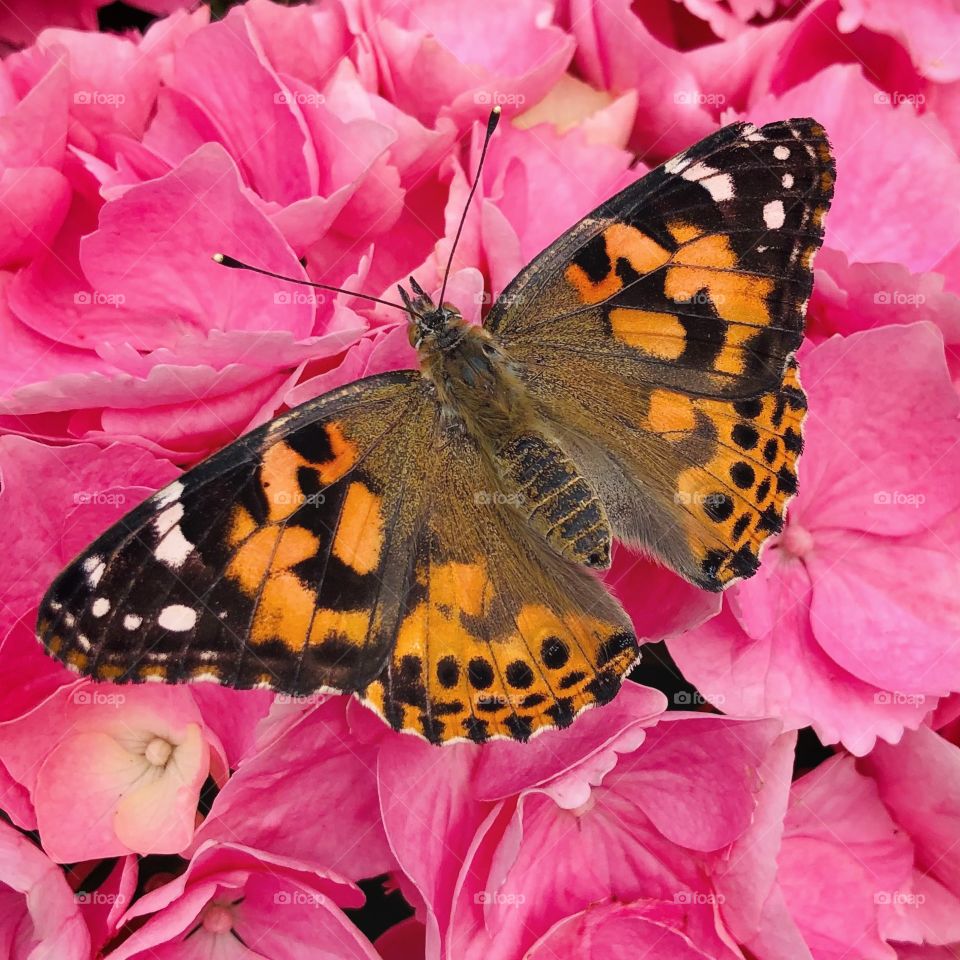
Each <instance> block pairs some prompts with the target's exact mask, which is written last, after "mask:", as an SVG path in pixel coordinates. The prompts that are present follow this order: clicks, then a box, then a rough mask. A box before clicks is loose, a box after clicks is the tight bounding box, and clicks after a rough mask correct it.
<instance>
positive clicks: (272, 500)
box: [38, 371, 423, 693]
mask: <svg viewBox="0 0 960 960" xmlns="http://www.w3.org/2000/svg"><path fill="white" fill-rule="evenodd" d="M422 402H423V398H422V395H421V392H420V389H419V377H417V375H416V374H415V373H413V372H410V371H406V372H400V373H396V374H386V375H383V376H380V377H375V378H371V379H370V380H367V381H361V382H360V383H358V384H353V385H351V386H349V387H345V388H343V389H341V390H339V391H337V392H335V393H332V394H328V395H327V396H326V397H322V398H320V399H319V400H317V401H314V402H313V403H310V404H306V405H304V406H303V407H300V408H298V409H297V410H295V411H293V412H292V413H291V414H289V415H287V416H286V417H283V418H280V419H278V420H275V421H273V422H272V423H271V424H268V425H267V426H266V427H263V428H261V429H259V430H256V431H254V432H253V433H250V434H248V435H247V436H245V437H243V438H242V439H241V440H239V441H237V442H236V443H234V444H232V445H231V446H229V447H227V448H226V449H225V450H223V451H221V452H220V453H218V454H216V455H215V456H213V457H211V458H210V459H209V460H207V461H205V462H204V463H202V464H200V465H199V466H198V467H196V468H194V469H193V470H191V471H189V472H188V473H186V474H184V475H183V476H182V477H181V478H180V479H179V480H177V481H175V482H174V483H172V484H170V485H169V486H168V487H166V488H165V489H163V490H161V491H159V492H158V493H157V494H155V495H154V496H153V497H151V498H150V499H149V500H147V501H146V502H145V503H143V504H142V505H141V506H140V507H138V508H137V509H136V510H134V511H133V512H131V513H130V514H129V515H128V516H127V517H125V518H124V519H123V520H121V521H120V523H118V524H117V525H116V526H114V527H113V528H111V529H110V530H108V531H107V532H106V533H105V534H104V535H103V536H102V537H101V538H100V539H99V540H97V541H96V542H95V543H94V544H93V545H92V546H91V547H90V548H89V549H88V550H87V551H86V552H85V553H84V554H83V555H82V556H80V557H79V558H77V560H75V561H74V562H73V563H72V564H71V565H70V566H69V567H68V568H67V569H66V570H65V571H64V572H63V573H62V574H61V575H60V577H58V578H57V580H56V581H55V582H54V584H53V585H52V586H51V588H50V590H49V592H48V593H47V596H46V597H45V598H44V600H43V603H42V604H41V608H40V616H39V627H38V629H39V633H40V636H41V638H42V639H43V640H44V642H45V643H46V645H47V647H48V649H50V651H51V652H53V653H54V654H55V655H56V656H58V657H59V658H60V659H61V660H63V661H64V662H65V663H66V664H67V665H68V666H70V667H72V668H73V669H75V670H77V671H78V672H81V673H85V674H90V675H92V676H94V677H97V678H99V679H108V680H114V681H121V682H122V681H142V680H151V679H152V680H165V681H169V682H180V681H190V680H215V681H217V682H220V683H225V684H229V685H231V686H237V687H257V686H259V687H266V688H270V689H276V690H284V691H287V692H290V693H301V692H310V691H313V690H317V689H322V688H332V689H337V690H345V691H353V690H357V689H359V688H360V687H362V686H363V685H364V684H365V683H366V682H368V681H369V680H370V679H371V678H372V677H373V676H375V675H376V674H377V672H378V671H379V669H380V667H381V665H382V663H383V661H384V659H385V657H386V652H387V650H386V644H387V643H388V642H389V637H388V636H387V633H386V632H385V631H383V630H381V631H379V632H378V631H377V630H374V629H373V628H372V623H373V620H374V618H375V617H379V618H380V619H383V620H387V619H389V616H388V613H385V608H386V609H387V610H389V609H390V608H392V609H394V610H395V609H396V605H397V602H396V600H395V598H391V597H390V594H389V591H388V590H385V584H386V585H388V584H389V570H391V569H393V568H394V567H395V566H396V563H397V562H398V561H397V557H395V556H393V551H394V550H399V551H400V553H401V557H402V555H403V552H404V549H405V543H404V541H403V540H402V539H401V534H400V531H401V530H402V529H403V524H404V522H405V517H404V515H403V508H404V505H403V501H402V497H401V491H402V490H403V487H404V484H403V477H404V472H405V471H408V470H409V469H410V467H409V463H410V462H411V461H412V460H413V459H414V458H413V457H412V454H411V451H409V450H408V449H406V444H407V443H409V442H413V441H415V439H416V438H415V437H414V436H412V435H411V433H410V431H409V429H407V428H406V426H405V425H406V424H408V423H410V422H411V420H410V417H409V414H410V413H411V412H412V410H413V408H414V406H419V405H420V404H422ZM400 562H401V563H402V559H401V560H400ZM384 571H387V575H386V576H384Z"/></svg>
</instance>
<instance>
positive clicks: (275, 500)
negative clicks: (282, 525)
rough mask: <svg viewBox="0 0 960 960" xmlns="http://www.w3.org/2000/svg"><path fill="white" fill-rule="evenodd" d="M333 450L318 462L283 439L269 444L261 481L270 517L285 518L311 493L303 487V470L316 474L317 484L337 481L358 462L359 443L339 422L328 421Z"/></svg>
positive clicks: (330, 442)
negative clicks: (345, 433) (352, 440)
mask: <svg viewBox="0 0 960 960" xmlns="http://www.w3.org/2000/svg"><path fill="white" fill-rule="evenodd" d="M323 429H324V430H326V434H327V441H328V443H329V446H330V450H331V451H332V456H331V457H330V459H329V460H325V461H322V462H320V463H314V462H312V461H310V460H308V459H307V458H306V457H304V456H302V455H301V454H299V453H297V451H296V450H294V449H293V447H291V446H290V445H289V444H288V443H286V442H284V441H283V440H279V441H277V442H276V443H274V444H272V445H270V446H268V447H267V448H266V449H265V450H264V451H263V455H262V462H261V466H260V485H261V487H262V488H263V493H264V495H265V497H266V499H267V504H268V509H269V518H270V520H273V521H277V520H284V519H286V518H287V517H289V516H290V515H291V514H293V513H294V512H295V511H296V510H297V509H298V508H299V507H301V506H302V505H303V503H304V498H305V497H306V496H309V494H307V493H305V492H304V490H303V485H302V481H301V480H300V476H299V471H300V470H301V469H306V470H308V471H310V472H312V473H314V474H315V476H316V480H317V485H318V486H320V487H327V486H329V485H330V484H332V483H336V482H337V480H339V479H340V478H341V477H343V476H345V475H346V473H347V471H348V470H350V468H351V467H353V466H354V464H355V463H356V462H357V446H356V444H355V443H353V442H351V441H350V440H347V439H346V438H345V437H344V435H343V431H342V429H341V427H340V426H339V424H337V423H336V422H332V423H327V424H324V427H323Z"/></svg>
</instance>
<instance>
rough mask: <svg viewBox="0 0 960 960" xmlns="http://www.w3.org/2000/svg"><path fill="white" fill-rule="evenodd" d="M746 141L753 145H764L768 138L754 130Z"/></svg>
mask: <svg viewBox="0 0 960 960" xmlns="http://www.w3.org/2000/svg"><path fill="white" fill-rule="evenodd" d="M744 139H745V140H749V141H750V142H751V143H762V142H763V141H764V140H766V139H767V138H766V137H765V136H764V135H763V134H762V133H761V132H760V131H759V130H754V131H753V132H752V133H748V134H747V135H746V137H744Z"/></svg>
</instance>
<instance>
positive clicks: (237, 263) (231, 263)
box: [213, 253, 410, 313]
mask: <svg viewBox="0 0 960 960" xmlns="http://www.w3.org/2000/svg"><path fill="white" fill-rule="evenodd" d="M213 260H214V263H219V264H220V265H221V266H224V267H230V268H232V269H234V270H249V271H250V272H251V273H260V274H262V275H263V276H265V277H273V279H274V280H285V281H286V282H287V283H296V284H299V285H300V286H302V287H316V288H317V289H318V290H332V291H333V292H334V293H345V294H347V296H350V297H360V299H361V300H370V301H372V302H373V303H382V304H383V305H384V306H385V307H394V308H396V309H397V310H403V311H404V313H409V312H410V311H409V310H408V309H407V307H404V306H402V305H401V304H399V303H393V301H391V300H381V299H380V298H379V297H371V296H370V294H368V293H357V291H356V290H346V289H344V288H343V287H334V286H332V285H331V284H329V283H314V282H313V281H312V280H298V279H297V278H296V277H285V276H284V275H283V274H282V273H274V272H273V271H272V270H264V269H263V268H262V267H253V266H251V265H250V264H249V263H244V262H243V261H242V260H237V259H236V257H230V256H228V255H227V254H225V253H215V254H214V255H213Z"/></svg>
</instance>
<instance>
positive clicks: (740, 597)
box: [0, 0, 960, 960]
mask: <svg viewBox="0 0 960 960" xmlns="http://www.w3.org/2000/svg"><path fill="white" fill-rule="evenodd" d="M100 5H101V4H100V3H98V2H97V0H58V2H56V3H49V4H33V3H26V2H19V0H18V2H14V0H11V2H10V3H7V4H5V5H4V7H3V12H2V14H0V36H2V38H3V40H4V42H5V46H6V48H7V50H8V53H7V54H6V56H5V58H4V59H3V60H2V62H0V341H2V343H3V351H2V354H0V480H2V487H0V506H2V510H3V516H4V517H5V522H4V523H3V525H2V527H0V549H2V554H3V556H4V559H5V576H4V578H3V583H2V586H0V620H2V622H0V674H2V676H3V682H2V684H0V811H2V814H3V815H2V817H0V953H4V954H5V955H9V956H11V957H14V958H17V960H27V958H31V960H33V958H41V957H55V958H58V960H87V958H99V957H106V958H110V960H127V958H130V960H146V958H159V957H165V958H166V957H169V958H198V960H199V958H215V957H231V958H233V957H237V958H240V957H251V958H253V957H269V958H272V960H285V958H291V960H292V958H304V957H309V958H314V957H316V958H364V960H377V958H380V960H401V958H403V960H407V958H413V957H426V958H429V960H441V958H450V960H453V958H456V960H471V958H496V960H501V958H502V960H520V958H528V960H557V958H561V960H562V958H568V957H569V958H574V957H577V958H580V957H597V958H600V957H603V958H606V957H612V956H631V957H632V956H639V955H641V953H642V955H643V956H644V957H646V958H648V960H658V958H663V960H736V958H741V960H742V958H747V957H750V958H757V960H805V958H815V960H841V958H849V957H852V956H857V957H864V958H870V960H941V958H942V960H946V958H948V957H954V956H957V955H958V951H960V846H958V845H957V837H958V836H960V592H958V590H957V583H958V580H960V421H958V413H960V396H958V385H960V245H958V242H960V155H958V151H960V45H958V44H956V43H955V42H954V38H955V37H956V36H957V31H958V30H960V14H958V13H957V12H956V11H955V10H953V9H952V8H951V7H950V5H948V4H939V3H935V2H933V0H917V2H915V3H914V4H911V5H910V6H909V8H906V7H904V6H903V5H902V4H900V3H897V2H895V0H808V2H805V3H803V2H801V3H797V4H787V3H785V2H783V0H730V2H720V0H682V2H677V0H654V2H649V3H642V4H639V3H631V2H630V0H601V2H595V0H555V2H554V0H487V2H485V3H483V4H450V3H446V2H443V0H326V2H324V3H322V4H316V5H303V6H295V7H283V6H276V5H273V4H272V3H270V2H268V0H250V2H248V3H246V4H244V5H241V6H236V7H233V8H232V9H230V10H229V12H228V13H227V14H226V15H225V16H224V17H223V18H222V19H220V20H216V21H213V20H212V19H211V16H210V12H209V10H208V8H206V7H203V6H199V7H196V6H195V5H193V4H185V3H178V2H176V0H149V2H147V3H139V4H138V6H140V7H143V8H145V9H149V11H150V12H151V13H153V14H156V19H154V20H153V22H152V23H151V24H150V25H149V27H148V28H147V29H145V30H144V31H143V32H142V33H141V32H129V33H110V32H102V31H99V30H98V29H97V8H98V6H100ZM494 104H499V105H500V106H501V107H502V109H503V114H504V121H505V122H503V123H502V125H501V129H500V131H499V132H498V133H497V136H496V138H495V140H494V142H493V146H492V148H491V152H490V155H489V160H488V163H487V165H486V167H485V168H484V171H483V175H482V178H481V181H480V184H479V189H478V194H477V196H476V198H475V201H474V204H473V206H472V207H471V209H470V211H469V214H468V216H467V220H466V225H465V229H464V232H463V236H462V238H461V241H460V244H459V246H458V247H457V250H456V254H455V256H454V259H453V270H452V273H451V276H450V281H449V284H448V288H447V299H449V300H451V301H453V302H455V303H456V304H457V305H458V306H459V307H460V309H461V310H462V312H463V314H464V316H466V317H467V318H468V319H471V320H477V319H479V318H480V317H481V315H482V314H483V312H484V309H485V305H486V304H488V303H489V302H490V299H491V296H496V294H497V293H498V292H499V291H501V290H502V289H503V288H504V286H505V285H506V284H507V283H508V282H509V280H510V279H511V278H512V277H513V275H514V274H515V273H516V272H517V271H518V270H519V269H520V268H521V267H522V266H523V264H524V263H526V262H527V261H528V260H529V259H530V258H531V257H532V256H534V255H535V254H536V253H538V252H539V251H540V250H541V249H542V248H543V247H544V246H545V245H546V244H547V243H549V242H550V241H551V240H553V239H554V238H555V237H556V236H557V235H559V234H560V233H562V232H563V231H564V230H566V229H567V228H568V227H570V226H571V225H572V224H573V223H574V222H575V221H576V220H577V219H578V218H579V217H580V216H582V215H583V214H585V213H586V212H588V211H589V210H590V209H592V208H593V207H594V206H596V205H597V204H598V203H599V202H601V201H602V200H604V199H606V198H607V197H608V196H610V195H611V194H612V193H614V192H615V191H617V190H618V189H620V188H621V187H623V186H625V185H626V184H628V183H630V182H632V181H633V180H634V179H635V178H636V177H637V176H638V175H639V174H640V173H642V172H643V170H644V169H646V168H648V167H650V166H653V165H656V164H657V163H659V162H661V161H662V160H664V159H666V158H667V157H669V156H670V155H672V154H673V153H674V152H675V151H677V150H679V149H682V148H684V147H686V146H688V145H689V144H690V143H692V142H693V141H695V140H697V139H699V138H700V137H701V136H704V135H706V134H707V133H709V132H711V131H712V130H714V129H716V128H717V127H718V126H719V125H720V124H722V123H726V122H730V121H732V120H735V119H740V118H744V119H749V120H751V121H753V122H756V123H763V122H768V121H771V120H775V119H782V118H787V117H792V116H805V115H812V116H815V117H816V118H817V119H818V120H819V121H820V122H821V123H822V124H823V125H824V126H825V127H826V129H827V131H828V133H829V135H830V137H831V140H832V142H833V144H834V147H835V152H836V158H837V171H838V174H837V175H838V191H837V196H836V200H835V204H834V207H833V210H832V211H831V214H830V216H829V218H828V221H827V235H826V241H825V246H824V249H823V251H822V253H821V255H820V257H819V258H818V260H817V268H816V288H815V294H814V297H813V299H812V300H811V303H810V310H809V314H810V316H809V328H808V335H807V338H806V340H805V342H804V344H803V347H802V349H801V351H800V360H801V368H802V377H803V382H804V386H805V388H806V390H807V392H808V394H809V399H810V413H809V418H808V422H807V447H806V453H805V454H804V458H803V461H802V463H801V474H800V493H799V496H798V497H797V499H796V500H795V501H794V503H793V505H792V507H791V511H790V514H789V518H788V522H787V526H786V528H785V529H784V531H783V533H782V534H781V535H780V536H779V537H778V538H776V540H775V541H774V542H773V543H772V544H771V545H770V546H769V547H768V549H767V551H766V553H765V556H764V563H763V565H762V566H761V569H760V571H759V573H758V574H757V576H756V577H754V578H753V579H751V580H749V581H747V582H744V583H742V584H739V585H737V586H735V587H733V588H732V589H731V590H730V591H728V593H727V594H726V595H725V596H724V597H723V599H722V601H721V600H719V599H718V598H716V597H713V596H708V595H706V594H702V593H700V592H699V591H697V590H695V589H694V588H692V587H690V586H689V585H687V584H685V583H683V582H682V581H680V580H679V579H678V578H677V577H675V576H673V575H672V574H671V573H669V572H667V571H664V570H663V569H661V568H659V567H657V566H655V565H653V564H652V563H650V562H649V561H647V560H645V559H643V558H640V557H638V556H635V555H632V554H630V553H629V552H627V551H625V550H622V549H621V550H619V551H618V552H617V555H616V558H615V563H614V566H613V569H612V571H611V572H610V574H609V577H608V579H609V582H610V586H611V588H612V589H613V590H614V591H615V592H616V593H617V595H618V596H619V597H620V599H621V600H622V601H623V603H624V605H625V606H626V608H627V610H628V611H629V613H630V614H631V616H632V617H633V619H634V622H635V624H636V626H637V632H638V634H640V635H641V636H642V637H645V638H647V639H649V640H652V641H658V640H666V649H668V650H669V655H670V656H669V658H667V657H666V655H665V652H664V648H654V649H655V650H657V651H659V653H654V654H652V656H654V657H655V658H659V659H661V660H664V661H666V662H667V665H668V668H669V669H666V670H664V671H663V673H664V676H667V675H668V674H669V673H670V671H671V670H673V669H674V667H675V668H676V669H677V671H678V675H679V674H682V678H683V681H684V685H683V686H682V687H680V686H677V687H676V689H674V690H668V691H667V693H668V694H672V700H671V698H670V697H668V696H664V694H663V693H661V692H659V691H658V690H655V689H653V688H652V687H649V686H645V685H643V684H641V683H639V682H627V683H626V684H625V688H624V690H623V691H622V693H621V695H620V696H619V697H618V698H617V699H616V700H615V701H614V703H612V704H610V705H609V706H607V707H604V708H603V709H602V710H596V711H592V712H590V713H588V714H585V715H584V716H583V717H581V718H580V719H579V720H578V721H577V722H576V723H575V724H574V725H573V726H572V727H571V728H569V729H567V730H564V731H552V732H548V733H546V734H544V735H543V736H542V737H540V738H538V739H536V740H535V741H533V742H531V743H530V744H526V745H522V744H515V743H493V744H489V745H486V746H483V747H478V746H475V745H472V744H458V745H455V746H452V747H448V748H444V749H442V750H440V749H437V748H434V747H430V746H428V745H426V744H424V743H421V742H419V741H417V740H414V739H412V738H409V737H405V736H402V735H399V734H395V733H393V732H391V731H390V730H388V729H387V728H386V727H385V726H384V725H383V724H382V723H381V722H380V721H379V720H377V719H376V718H375V717H373V716H372V715H371V714H370V713H368V712H367V711H366V710H365V709H364V708H363V707H361V706H360V705H358V704H357V703H356V702H354V701H351V700H349V699H348V698H343V697H336V696H316V697H309V698H305V699H303V700H297V699H291V698H284V697H279V696H278V697H273V696H272V695H270V694H268V693H266V692H264V691H246V692H239V691H231V690H225V689H220V688H214V687H210V686H197V687H193V688H187V687H176V688H167V687H161V686H152V685H150V686H142V687H114V686H110V685H99V684H93V683H90V682H89V681H86V680H81V679H78V678H77V677H75V676H74V675H72V674H70V673H68V672H67V671H65V670H64V669H63V668H62V667H61V666H59V665H58V664H57V663H55V662H54V661H53V660H51V659H49V658H47V657H46V656H45V655H44V654H43V652H42V651H41V649H40V648H39V646H38V644H37V643H36V640H35V638H34V636H33V620H34V616H35V611H36V607H37V604H38V601H39V599H40V597H41V595H42V593H43V592H44V590H45V588H46V586H47V584H48V583H49V582H50V580H51V579H52V578H53V576H54V575H55V574H56V573H57V572H58V570H59V569H60V568H61V566H62V565H63V564H64V563H66V562H67V561H69V560H70V559H71V558H72V557H73V556H74V555H75V554H76V553H77V552H78V551H79V550H80V549H81V548H82V547H84V546H85V545H86V544H87V543H89V541H90V540H92V539H93V538H94V537H95V536H96V535H97V534H98V533H100V532H101V531H102V530H104V529H105V528H106V527H107V526H108V525H110V524H111V523H112V522H114V521H115V520H117V519H119V517H121V516H122V515H123V514H124V513H125V512H126V511H127V510H129V509H130V508H132V507H133V506H135V505H136V504H137V503H138V502H139V501H141V500H142V499H144V498H145V497H146V496H148V495H149V494H150V493H152V492H153V491H154V490H156V489H157V488H159V487H160V486H162V485H163V484H165V483H166V482H168V481H170V480H171V479H173V478H175V477H176V476H177V475H178V473H179V472H180V471H181V470H183V469H184V468H186V467H188V466H190V465H192V464H193V463H195V462H197V461H198V460H200V459H201V458H203V457H204V456H206V455H207V454H209V453H211V452H213V451H214V450H217V449H219V448H220V447H221V446H223V445H224V444H225V443H227V442H229V441H230V440H232V439H234V438H235V437H237V436H238V435H239V434H241V433H243V432H244V431H246V430H247V429H249V428H251V427H253V426H255V425H258V424H260V423H263V422H264V421H266V420H267V419H269V418H270V417H272V416H273V415H274V414H276V413H277V412H279V411H281V410H283V409H286V408H288V407H290V406H293V405H296V404H298V403H301V402H303V401H305V400H308V399H311V398H312V397H315V396H317V395H319V394H321V393H323V392H326V391H327V390H329V389H332V388H334V387H336V386H339V385H340V384H343V383H347V382H350V381H352V380H355V379H357V378H358V377H361V376H364V375H367V374H371V373H376V372H380V371H385V370H390V369H395V368H400V367H408V366H411V365H413V364H414V362H415V358H414V355H413V353H412V351H411V348H410V346H409V344H408V342H407V339H406V335H405V331H404V328H403V322H402V321H403V317H402V316H401V315H400V314H395V313H393V312H391V311H390V310H389V309H387V308H384V307H380V306H377V307H371V306H370V305H369V304H368V303H366V302H364V301H362V300H360V299H358V298H356V297H351V296H350V295H347V294H335V295H334V294H321V293H319V292H317V291H312V290H311V291H309V292H305V288H302V287H292V286H290V287H288V286H283V285H280V284H278V283H277V282H275V281H272V280H270V279H268V278H265V277H261V276H256V275H253V274H245V273H240V272H238V271H230V270H225V269H223V268H221V267H219V266H217V265H216V264H214V263H213V262H211V259H210V254H211V252H212V251H214V250H221V249H222V250H226V251H227V252H229V253H231V254H232V255H234V256H236V257H239V258H242V259H244V260H248V261H252V262H254V263H256V264H257V265H259V266H262V267H264V268H266V269H268V270H272V271H276V272H279V273H283V274H286V275H289V276H292V277H299V278H312V279H314V280H320V281H323V282H326V283H331V284H337V285H343V286H345V287H348V288H351V289H356V290H363V291H366V292H368V293H370V294H373V295H376V296H382V295H387V296H389V295H390V294H389V291H390V290H392V288H393V287H394V286H395V284H396V283H397V282H398V281H400V280H402V279H405V278H406V277H407V276H409V275H411V274H412V275H413V276H415V277H416V278H417V280H418V281H419V282H420V284H421V285H422V286H423V287H424V288H425V289H426V290H427V291H428V292H431V293H434V294H435V293H436V291H437V289H438V288H439V286H440V282H441V279H442V271H443V267H444V265H445V263H446V261H447V258H448V256H449V253H450V250H451V244H452V241H453V234H454V231H455V229H456V225H457V220H458V218H459V216H460V213H461V211H462V209H463V207H464V202H465V199H466V195H467V192H468V189H469V176H470V174H471V173H472V171H473V170H474V169H475V167H476V161H477V157H478V152H479V146H480V141H481V135H482V130H483V122H484V120H485V117H486V115H487V113H488V112H489V110H490V108H491V106H492V105H494ZM637 158H639V164H638V162H637ZM643 678H644V677H643V676H641V677H640V679H643ZM677 691H680V692H679V693H678V692H677ZM691 691H692V692H691ZM677 707H680V708H686V709H676V708H677ZM798 731H803V732H802V733H799V734H798ZM798 735H799V736H801V737H802V738H803V742H804V743H810V742H816V739H815V738H818V739H819V743H820V744H822V745H823V749H822V750H821V751H819V753H818V754H817V756H816V759H819V760H820V762H819V763H815V764H812V763H811V761H810V760H809V755H810V751H809V750H807V751H804V752H803V753H802V754H799V755H798V752H797V742H798ZM798 756H800V760H801V762H799V763H798V762H797V758H798ZM371 878H380V880H379V889H380V893H379V894H377V895H380V896H386V901H385V902H387V901H388V902H389V903H390V904H391V908H390V910H391V916H393V915H396V918H397V919H399V922H396V923H394V924H393V925H391V926H390V927H389V928H388V929H386V930H383V929H382V926H383V924H382V923H381V924H380V925H379V928H378V929H373V928H376V927H377V924H376V923H374V924H373V925H371V923H370V922H369V921H370V914H369V908H368V911H367V913H366V914H365V912H364V907H363V904H364V901H365V898H366V897H368V896H371V895H373V891H375V890H376V889H378V884H377V883H369V882H366V881H370V880H371ZM361 882H363V886H362V887H361ZM384 889H385V890H386V891H388V893H387V894H384V893H383V890H384ZM397 904H399V905H400V906H399V909H398V908H397ZM641 945H642V950H640V946H641ZM638 951H639V952H638Z"/></svg>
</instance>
